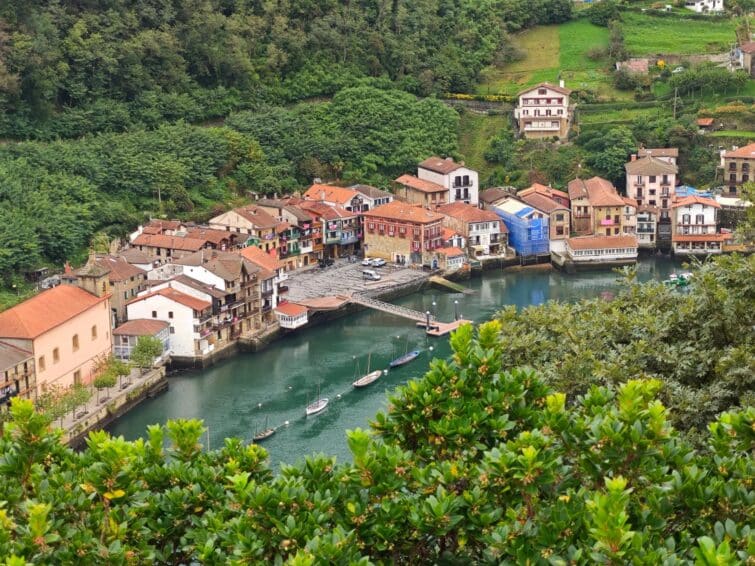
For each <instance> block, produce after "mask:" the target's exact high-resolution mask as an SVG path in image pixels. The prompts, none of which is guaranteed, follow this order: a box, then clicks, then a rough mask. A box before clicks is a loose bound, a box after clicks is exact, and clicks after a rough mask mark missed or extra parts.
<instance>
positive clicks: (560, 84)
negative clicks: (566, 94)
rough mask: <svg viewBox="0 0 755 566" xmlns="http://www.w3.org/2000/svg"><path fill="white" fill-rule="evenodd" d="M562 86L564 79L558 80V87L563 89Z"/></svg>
mask: <svg viewBox="0 0 755 566" xmlns="http://www.w3.org/2000/svg"><path fill="white" fill-rule="evenodd" d="M564 84H566V83H564V79H559V81H558V86H560V87H561V88H564Z"/></svg>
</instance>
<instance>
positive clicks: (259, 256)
mask: <svg viewBox="0 0 755 566" xmlns="http://www.w3.org/2000/svg"><path fill="white" fill-rule="evenodd" d="M239 253H240V254H241V255H242V257H244V258H246V259H248V260H249V261H251V262H252V263H253V264H255V265H258V266H260V267H262V268H263V269H266V270H268V271H272V272H275V271H276V270H278V269H281V268H282V267H283V264H282V263H281V262H280V261H279V260H278V258H276V257H275V256H271V255H270V254H268V253H265V252H264V251H262V250H261V249H260V248H258V247H257V246H247V247H246V248H242V249H241V250H240V251H239Z"/></svg>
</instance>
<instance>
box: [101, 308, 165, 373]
mask: <svg viewBox="0 0 755 566" xmlns="http://www.w3.org/2000/svg"><path fill="white" fill-rule="evenodd" d="M142 336H150V337H152V338H156V339H157V340H159V341H160V343H161V344H162V345H163V350H162V353H161V354H160V355H159V356H157V357H156V358H155V359H154V360H153V362H152V363H153V365H155V364H158V363H161V362H162V361H164V360H165V359H167V358H168V357H169V352H170V324H169V323H168V322H167V321H164V320H156V319H150V318H137V319H134V320H129V321H128V322H124V323H123V324H121V325H120V326H119V327H118V328H116V329H115V330H113V356H115V357H116V358H118V359H119V360H123V361H124V362H127V361H129V360H130V359H131V352H133V350H134V348H135V347H136V344H137V343H138V342H139V338H141V337H142Z"/></svg>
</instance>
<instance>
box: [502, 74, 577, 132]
mask: <svg viewBox="0 0 755 566" xmlns="http://www.w3.org/2000/svg"><path fill="white" fill-rule="evenodd" d="M571 93H572V91H571V89H568V88H566V87H565V86H564V83H563V81H561V82H560V83H559V85H558V86H556V85H553V84H550V83H540V84H538V85H535V86H532V87H529V88H526V89H524V90H523V91H521V92H520V93H519V94H518V98H519V102H518V103H517V106H516V108H515V109H514V118H515V119H516V120H517V123H518V125H519V133H520V134H521V135H522V136H524V137H525V138H559V139H566V137H567V136H568V135H569V128H570V127H571V122H572V116H573V114H574V106H573V105H572V104H571V103H570V101H569V97H570V95H571Z"/></svg>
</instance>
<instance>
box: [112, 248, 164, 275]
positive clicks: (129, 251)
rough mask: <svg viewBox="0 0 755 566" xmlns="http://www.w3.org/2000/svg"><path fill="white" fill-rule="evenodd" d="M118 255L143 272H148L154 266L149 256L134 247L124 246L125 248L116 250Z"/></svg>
mask: <svg viewBox="0 0 755 566" xmlns="http://www.w3.org/2000/svg"><path fill="white" fill-rule="evenodd" d="M118 257H120V258H122V259H123V260H124V261H126V262H128V263H130V264H131V265H134V266H136V267H138V268H139V269H141V270H142V271H145V272H149V271H151V270H152V268H153V267H155V264H154V263H153V261H152V259H150V257H149V256H148V255H147V254H145V253H144V252H143V251H140V250H138V249H136V248H126V249H125V250H121V251H119V252H118ZM158 263H159V262H158Z"/></svg>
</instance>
